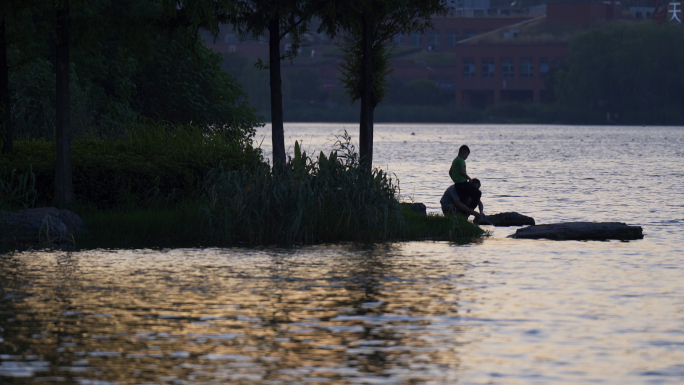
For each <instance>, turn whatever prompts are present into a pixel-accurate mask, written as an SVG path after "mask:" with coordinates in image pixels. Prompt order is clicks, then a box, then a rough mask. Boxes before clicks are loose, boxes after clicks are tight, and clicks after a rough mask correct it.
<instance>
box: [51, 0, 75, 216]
mask: <svg viewBox="0 0 684 385" xmlns="http://www.w3.org/2000/svg"><path fill="white" fill-rule="evenodd" d="M55 5H56V11H57V59H56V66H55V70H56V73H57V105H56V110H57V111H56V112H57V127H56V130H55V137H56V142H57V163H56V167H55V198H54V200H55V205H57V206H58V207H66V206H67V205H69V203H71V198H72V195H73V186H72V183H71V132H70V131H71V129H70V126H69V0H56V3H55Z"/></svg>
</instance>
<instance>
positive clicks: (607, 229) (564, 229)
mask: <svg viewBox="0 0 684 385" xmlns="http://www.w3.org/2000/svg"><path fill="white" fill-rule="evenodd" d="M643 237H644V234H643V230H642V228H641V227H640V226H629V225H627V224H625V223H622V222H566V223H552V224H547V225H537V226H529V227H523V228H522V229H518V230H517V231H516V232H515V233H514V234H511V235H509V238H525V239H541V238H544V239H551V240H556V241H564V240H576V241H606V240H609V239H617V240H622V241H629V240H634V239H642V238H643Z"/></svg>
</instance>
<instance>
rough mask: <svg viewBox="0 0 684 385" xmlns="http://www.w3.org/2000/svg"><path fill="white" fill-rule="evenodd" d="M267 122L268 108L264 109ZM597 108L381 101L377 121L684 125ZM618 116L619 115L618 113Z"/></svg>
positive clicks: (320, 114)
mask: <svg viewBox="0 0 684 385" xmlns="http://www.w3.org/2000/svg"><path fill="white" fill-rule="evenodd" d="M359 111H360V110H359V107H358V106H357V105H352V106H347V105H344V106H342V105H340V106H326V105H320V104H311V105H296V106H290V107H286V108H284V120H285V122H298V123H305V122H321V123H356V122H358V120H359ZM261 115H262V117H263V118H264V120H265V121H266V122H270V116H269V114H268V112H264V111H261ZM608 115H609V114H608V113H607V112H606V111H600V110H597V109H585V110H577V109H571V108H567V107H563V106H559V105H556V104H532V103H518V102H514V103H505V104H498V105H495V106H490V107H487V108H484V109H475V108H455V107H448V106H396V105H380V106H378V107H377V108H376V109H375V113H374V121H375V123H496V124H579V125H587V124H591V125H663V126H675V125H684V117H681V116H680V115H679V114H678V113H673V112H672V111H670V110H662V111H650V112H649V113H648V114H644V113H641V112H634V113H632V114H630V113H626V114H623V115H622V116H620V115H619V114H611V118H610V119H608ZM615 116H617V119H615V118H614V117H615Z"/></svg>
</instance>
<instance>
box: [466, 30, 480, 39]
mask: <svg viewBox="0 0 684 385" xmlns="http://www.w3.org/2000/svg"><path fill="white" fill-rule="evenodd" d="M475 35H477V30H476V29H466V30H465V31H464V32H463V38H464V39H469V38H471V37H473V36H475Z"/></svg>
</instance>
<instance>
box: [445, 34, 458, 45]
mask: <svg viewBox="0 0 684 385" xmlns="http://www.w3.org/2000/svg"><path fill="white" fill-rule="evenodd" d="M457 41H458V31H456V30H451V31H447V34H446V46H447V47H456V42H457Z"/></svg>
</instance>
